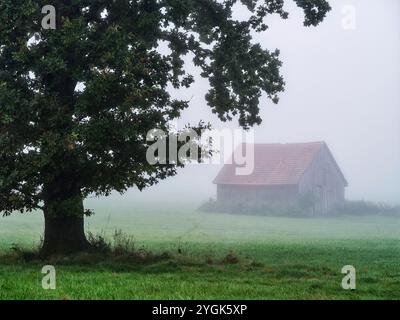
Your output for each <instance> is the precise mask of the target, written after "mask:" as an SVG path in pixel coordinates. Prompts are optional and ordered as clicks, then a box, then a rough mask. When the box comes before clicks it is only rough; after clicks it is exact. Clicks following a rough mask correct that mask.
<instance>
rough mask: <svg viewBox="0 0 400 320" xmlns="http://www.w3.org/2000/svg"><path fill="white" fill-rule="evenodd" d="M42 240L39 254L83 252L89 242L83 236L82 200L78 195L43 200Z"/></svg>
mask: <svg viewBox="0 0 400 320" xmlns="http://www.w3.org/2000/svg"><path fill="white" fill-rule="evenodd" d="M44 204H45V206H44V221H45V228H44V240H43V246H42V250H41V253H42V254H43V255H45V256H49V255H65V254H73V253H78V252H82V251H85V250H87V249H88V248H89V242H88V241H87V239H86V236H85V228H84V209H83V200H82V197H81V196H80V195H79V194H76V195H74V196H71V195H69V197H67V198H62V199H60V198H58V199H54V198H53V199H52V198H48V199H46V200H45V203H44Z"/></svg>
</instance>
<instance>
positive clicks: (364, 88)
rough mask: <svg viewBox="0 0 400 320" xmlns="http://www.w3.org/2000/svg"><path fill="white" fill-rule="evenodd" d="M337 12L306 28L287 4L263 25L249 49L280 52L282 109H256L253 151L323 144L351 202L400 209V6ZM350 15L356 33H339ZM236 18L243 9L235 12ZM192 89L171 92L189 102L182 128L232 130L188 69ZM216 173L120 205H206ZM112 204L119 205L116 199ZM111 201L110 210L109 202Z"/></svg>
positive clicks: (368, 0)
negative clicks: (207, 125) (260, 146)
mask: <svg viewBox="0 0 400 320" xmlns="http://www.w3.org/2000/svg"><path fill="white" fill-rule="evenodd" d="M330 3H331V6H332V7H333V10H332V11H331V12H330V13H329V14H328V17H327V18H326V20H325V21H324V22H323V23H322V24H321V25H319V26H318V27H316V28H314V27H311V28H306V27H304V26H303V25H302V22H303V14H302V12H301V10H299V9H298V8H297V7H295V6H294V5H292V4H291V3H290V1H289V4H290V5H289V6H287V10H288V11H289V12H290V16H289V19H288V20H281V19H280V18H279V17H277V16H276V17H275V16H273V17H268V21H269V23H268V25H269V27H270V28H269V30H268V31H266V32H264V33H261V34H257V35H256V36H255V38H254V41H257V42H260V43H261V44H262V46H263V47H264V48H267V49H269V50H274V49H275V48H278V49H280V51H281V60H282V61H283V68H282V70H281V71H282V75H283V76H284V78H285V81H286V91H285V92H284V93H282V94H281V95H280V98H281V100H280V103H279V104H278V105H274V104H272V103H271V102H270V101H269V100H267V99H266V98H265V97H264V98H263V99H262V100H261V106H260V107H261V110H262V111H261V116H262V119H263V123H262V125H260V126H259V127H257V128H255V140H256V142H258V143H269V142H279V143H287V142H308V141H326V142H327V144H328V146H329V147H330V149H331V151H332V153H333V155H334V157H335V158H336V160H337V162H338V164H339V166H340V167H341V169H342V171H343V172H344V174H345V176H346V178H347V180H348V181H349V187H348V188H347V191H346V193H347V198H349V199H364V200H371V201H382V202H389V203H394V204H400V90H399V89H400V1H398V0H379V1H378V0H334V1H333V0H331V1H330ZM346 5H347V6H348V5H352V6H354V8H355V10H356V11H355V13H356V29H355V30H346V29H344V28H343V26H342V20H343V19H344V17H345V16H344V14H343V12H342V10H343V8H344V7H345V6H346ZM235 14H236V15H237V16H241V15H242V13H241V10H240V8H238V10H237V11H236V12H235ZM187 69H188V70H189V73H192V74H193V75H195V78H196V80H197V81H196V83H195V84H194V85H193V86H192V87H191V88H190V89H187V90H182V91H179V92H175V95H176V96H177V97H180V98H186V99H190V100H191V102H190V108H189V109H188V110H187V111H186V112H185V114H184V116H183V118H182V119H181V120H180V121H179V125H183V124H185V123H187V122H190V123H192V124H195V123H198V121H199V120H200V119H204V120H206V121H210V122H211V123H212V124H213V126H214V127H216V128H222V127H230V128H237V127H238V125H237V120H234V121H233V122H232V123H222V122H220V121H219V120H218V118H217V117H216V116H215V115H213V114H212V113H211V111H210V110H209V108H208V106H207V105H206V102H205V100H204V95H205V94H206V92H207V91H208V82H207V80H205V79H202V78H200V77H199V71H198V70H196V69H194V68H193V67H191V66H190V65H189V66H188V68H187ZM220 168H221V166H218V165H191V166H189V167H187V168H185V169H183V170H181V171H180V173H179V175H178V176H176V177H172V178H169V179H168V180H166V181H163V182H161V183H160V184H159V185H157V186H155V187H152V188H150V189H148V190H146V191H145V192H143V193H139V192H138V191H136V190H133V189H132V190H130V191H129V192H128V193H127V195H125V196H124V198H123V199H119V200H120V201H128V200H129V201H152V202H162V201H168V202H172V203H176V204H179V202H185V201H192V200H196V201H202V200H207V199H208V198H210V197H215V191H216V190H215V186H213V185H212V184H211V182H212V180H213V178H214V177H215V175H216V174H217V173H218V171H219V169H220ZM115 197H119V196H113V198H114V199H115ZM108 201H113V200H112V199H110V200H108Z"/></svg>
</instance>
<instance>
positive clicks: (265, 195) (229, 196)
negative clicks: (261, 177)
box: [217, 185, 299, 204]
mask: <svg viewBox="0 0 400 320" xmlns="http://www.w3.org/2000/svg"><path fill="white" fill-rule="evenodd" d="M298 195H299V192H298V187H297V186H236V185H217V199H218V201H222V202H228V203H247V204H265V203H271V204H275V203H284V204H289V203H293V202H295V201H297V199H298Z"/></svg>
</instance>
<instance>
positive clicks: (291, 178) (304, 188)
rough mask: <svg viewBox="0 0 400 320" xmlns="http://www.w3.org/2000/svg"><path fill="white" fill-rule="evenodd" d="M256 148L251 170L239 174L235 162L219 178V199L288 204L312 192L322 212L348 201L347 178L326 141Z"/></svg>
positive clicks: (237, 201) (316, 208) (318, 208)
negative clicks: (244, 173) (248, 172)
mask: <svg viewBox="0 0 400 320" xmlns="http://www.w3.org/2000/svg"><path fill="white" fill-rule="evenodd" d="M245 147H246V145H241V146H240V147H239V148H242V150H243V151H244V150H246V148H245ZM253 149H254V170H253V172H252V173H251V174H249V175H238V174H236V172H237V168H238V167H240V166H239V165H237V164H235V163H232V164H226V165H224V167H223V168H222V169H221V171H220V172H219V174H218V175H217V177H216V178H215V180H214V184H216V185H217V199H218V200H219V201H223V202H230V203H232V202H234V203H250V204H260V203H277V202H280V203H283V204H286V205H287V204H290V203H295V202H298V201H299V200H300V199H301V198H304V197H305V196H308V195H311V196H313V197H314V198H315V201H316V202H315V211H318V212H321V213H326V212H327V211H328V210H329V208H331V207H333V206H334V205H336V204H339V203H341V202H343V201H344V189H345V187H346V186H347V181H346V179H345V177H344V175H343V173H342V171H341V170H340V168H339V166H338V164H337V163H336V161H335V159H334V157H333V155H332V153H331V152H330V150H329V148H328V146H327V145H326V144H325V143H324V142H310V143H289V144H255V145H254V148H253ZM237 151H240V149H238V150H237ZM243 153H244V152H243ZM243 155H245V154H243ZM231 162H233V161H231Z"/></svg>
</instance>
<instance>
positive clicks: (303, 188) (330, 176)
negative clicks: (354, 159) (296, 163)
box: [299, 146, 346, 214]
mask: <svg viewBox="0 0 400 320" xmlns="http://www.w3.org/2000/svg"><path fill="white" fill-rule="evenodd" d="M345 184H346V183H345V181H344V180H343V178H342V176H341V175H340V173H339V171H338V169H337V166H336V164H335V162H334V160H333V159H332V156H331V155H330V152H329V150H328V148H327V147H326V146H325V147H323V148H322V149H321V151H320V152H319V153H318V154H317V155H316V157H315V158H314V160H313V162H312V164H311V166H310V167H309V168H308V169H307V170H306V172H305V173H304V175H303V177H302V179H301V181H300V184H299V192H300V194H303V195H306V194H312V195H313V196H314V199H315V200H316V205H315V207H314V210H315V212H316V213H323V214H325V213H327V212H328V211H329V209H331V208H333V207H334V206H336V205H338V204H341V203H343V202H344V200H345V187H346V185H345Z"/></svg>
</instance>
